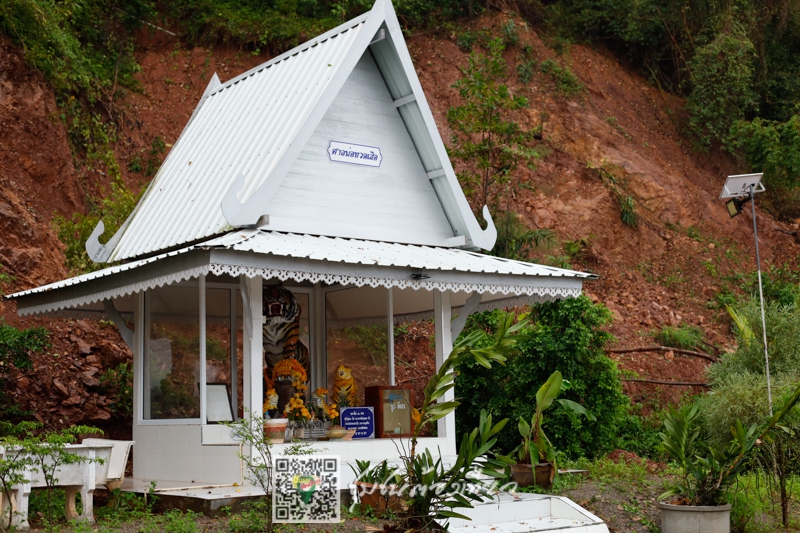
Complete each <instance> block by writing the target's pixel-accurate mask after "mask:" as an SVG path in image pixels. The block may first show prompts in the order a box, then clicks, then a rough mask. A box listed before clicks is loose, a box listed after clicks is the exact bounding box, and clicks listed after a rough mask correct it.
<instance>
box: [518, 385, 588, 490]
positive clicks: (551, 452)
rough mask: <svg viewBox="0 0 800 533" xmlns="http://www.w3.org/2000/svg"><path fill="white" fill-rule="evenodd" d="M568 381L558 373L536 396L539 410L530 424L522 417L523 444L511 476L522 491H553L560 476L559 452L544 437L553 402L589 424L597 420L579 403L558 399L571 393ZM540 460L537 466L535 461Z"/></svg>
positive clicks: (520, 428) (520, 446) (545, 436)
mask: <svg viewBox="0 0 800 533" xmlns="http://www.w3.org/2000/svg"><path fill="white" fill-rule="evenodd" d="M569 387H570V384H569V381H567V380H565V379H563V378H562V377H561V372H559V371H558V370H556V371H555V372H553V373H552V374H550V377H549V378H547V381H546V382H545V383H544V385H542V386H541V387H540V388H539V390H538V391H537V392H536V410H535V411H534V412H533V417H532V418H531V421H530V423H528V422H527V421H526V420H525V419H524V418H522V417H519V424H518V427H519V433H520V435H521V436H522V442H521V443H520V445H519V446H518V447H517V448H516V450H515V452H516V456H517V462H516V464H512V465H511V476H512V478H513V479H514V481H515V482H516V483H517V485H519V486H520V487H528V486H530V485H534V484H535V485H538V486H540V487H542V488H545V489H547V488H550V486H551V485H552V484H553V479H555V477H556V475H557V474H558V466H557V465H556V450H555V447H553V444H552V443H551V442H550V439H548V438H547V435H545V433H544V428H543V425H544V411H545V410H546V409H547V408H548V407H550V406H551V405H552V404H553V402H554V401H556V402H558V403H560V404H561V405H563V406H564V407H566V408H567V409H570V410H571V411H573V412H575V413H576V414H579V415H583V416H585V417H586V418H588V419H589V420H592V421H593V420H595V417H594V415H592V413H590V412H589V411H588V410H587V409H586V408H585V407H583V406H582V405H581V404H579V403H577V402H573V401H572V400H566V399H560V400H558V399H556V398H557V397H558V395H559V394H561V392H562V391H565V390H567V389H569ZM534 458H535V459H537V462H536V463H534V462H533V459H534Z"/></svg>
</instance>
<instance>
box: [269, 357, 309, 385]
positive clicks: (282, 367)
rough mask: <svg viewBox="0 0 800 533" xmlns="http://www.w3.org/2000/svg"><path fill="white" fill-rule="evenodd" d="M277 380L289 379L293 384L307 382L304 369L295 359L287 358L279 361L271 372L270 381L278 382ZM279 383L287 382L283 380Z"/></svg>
mask: <svg viewBox="0 0 800 533" xmlns="http://www.w3.org/2000/svg"><path fill="white" fill-rule="evenodd" d="M278 378H290V379H291V381H293V382H295V381H306V380H308V374H306V369H305V368H303V365H301V364H300V362H299V361H298V360H297V359H292V358H289V359H282V360H281V361H279V362H278V364H277V365H275V368H274V369H273V370H272V379H273V380H274V381H278ZM281 381H288V380H287V379H283V380H281Z"/></svg>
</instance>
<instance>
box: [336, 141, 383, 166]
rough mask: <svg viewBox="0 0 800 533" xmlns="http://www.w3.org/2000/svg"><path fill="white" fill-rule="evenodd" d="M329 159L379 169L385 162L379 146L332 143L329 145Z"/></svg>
mask: <svg viewBox="0 0 800 533" xmlns="http://www.w3.org/2000/svg"><path fill="white" fill-rule="evenodd" d="M328 157H329V158H330V160H331V161H335V162H337V163H349V164H351V165H364V166H367V167H379V166H381V161H383V155H382V154H381V149H380V148H378V147H377V146H364V145H361V144H353V143H346V142H340V141H331V142H330V144H328Z"/></svg>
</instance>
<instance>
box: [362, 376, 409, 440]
mask: <svg viewBox="0 0 800 533" xmlns="http://www.w3.org/2000/svg"><path fill="white" fill-rule="evenodd" d="M364 403H365V404H366V405H367V406H369V407H373V408H374V409H375V437H376V438H383V439H387V438H396V437H410V436H411V435H412V433H413V431H414V421H413V420H412V419H411V409H412V408H413V406H414V390H413V389H412V388H411V386H410V385H395V386H389V385H378V386H373V387H365V388H364Z"/></svg>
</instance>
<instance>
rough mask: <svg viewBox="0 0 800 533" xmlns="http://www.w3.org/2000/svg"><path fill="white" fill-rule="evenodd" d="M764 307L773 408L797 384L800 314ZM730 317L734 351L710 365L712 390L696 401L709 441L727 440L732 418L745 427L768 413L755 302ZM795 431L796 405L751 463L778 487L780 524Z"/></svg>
mask: <svg viewBox="0 0 800 533" xmlns="http://www.w3.org/2000/svg"><path fill="white" fill-rule="evenodd" d="M765 311H766V322H767V338H768V341H769V360H770V365H769V366H770V376H771V387H772V401H773V405H774V406H775V408H776V409H777V406H779V405H781V403H782V402H783V398H785V397H786V396H787V395H788V394H789V393H790V392H791V391H792V390H794V389H795V388H796V387H797V384H798V382H800V313H798V309H797V307H796V305H795V303H794V302H793V301H792V302H791V303H789V304H788V305H783V304H781V303H780V302H779V301H776V300H773V301H769V302H768V303H767V304H766V309H765ZM735 315H736V318H737V321H736V328H735V332H736V337H737V341H738V349H737V350H736V351H735V352H734V353H730V354H725V355H724V356H723V357H722V360H721V361H720V362H719V363H716V364H714V365H712V366H711V367H710V368H709V370H708V377H709V381H710V383H711V391H710V394H707V395H705V396H703V397H701V398H700V400H699V405H700V412H701V414H702V421H703V428H704V431H705V435H706V436H707V438H708V439H709V440H710V441H711V442H714V443H721V442H727V440H728V439H729V438H730V433H729V431H728V428H730V427H731V426H732V425H734V424H735V423H736V422H737V421H738V422H741V423H742V424H743V425H744V426H748V425H750V424H753V423H761V422H763V421H764V420H766V419H767V418H768V417H769V414H770V413H769V402H768V394H767V378H766V372H765V368H766V364H765V360H764V345H763V342H762V339H763V331H762V328H761V312H760V307H759V303H758V300H757V299H751V300H750V301H747V302H744V303H743V304H740V305H739V306H738V307H737V308H736V309H735ZM798 431H800V410H798V409H797V408H795V409H794V410H793V411H791V412H790V413H789V414H788V415H787V416H786V418H784V420H783V421H782V423H781V427H780V428H778V429H776V430H773V431H772V432H771V433H770V434H769V435H768V436H767V438H765V439H764V443H763V444H764V445H763V446H762V447H761V448H760V450H759V453H758V454H757V455H756V461H755V463H754V465H755V466H759V465H760V466H761V467H762V468H761V471H762V473H763V474H764V476H765V479H766V480H767V482H768V486H769V487H770V488H771V489H775V488H777V490H776V492H777V494H776V495H775V496H774V499H776V500H778V499H779V500H781V502H782V506H783V510H784V525H785V524H786V520H787V518H786V516H787V515H786V514H785V513H787V512H788V511H787V509H788V499H787V496H786V484H787V480H788V478H789V476H790V475H791V474H793V473H794V474H796V473H797V468H796V464H797V459H798V457H800V444H799V443H798V441H797V437H796V435H797V432H798Z"/></svg>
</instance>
